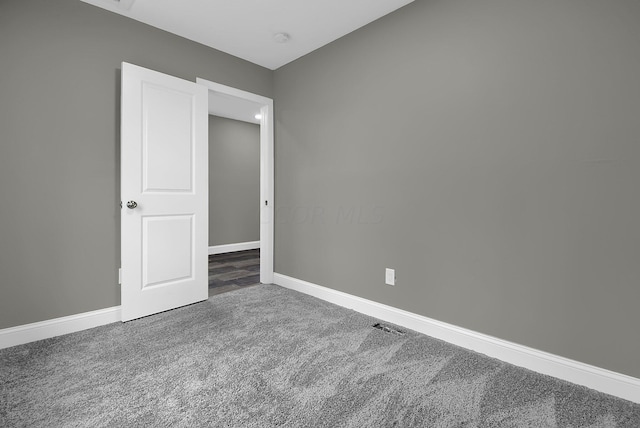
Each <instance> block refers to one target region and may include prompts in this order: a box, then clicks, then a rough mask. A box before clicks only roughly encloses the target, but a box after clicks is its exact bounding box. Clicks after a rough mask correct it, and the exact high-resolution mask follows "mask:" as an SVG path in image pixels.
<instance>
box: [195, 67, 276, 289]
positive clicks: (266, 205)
mask: <svg viewBox="0 0 640 428" xmlns="http://www.w3.org/2000/svg"><path fill="white" fill-rule="evenodd" d="M196 83H197V84H199V85H202V86H205V87H207V88H208V89H209V91H210V92H214V93H217V94H221V95H224V96H226V97H230V98H235V99H240V100H244V101H248V102H250V103H254V104H258V105H259V107H260V114H261V116H262V117H261V119H260V201H259V202H260V282H261V283H263V284H272V283H273V217H274V200H273V194H274V177H273V164H274V151H273V145H274V142H273V141H274V139H273V129H274V125H273V100H272V99H271V98H267V97H263V96H262V95H257V94H254V93H251V92H247V91H243V90H241V89H237V88H233V87H231V86H226V85H222V84H220V83H216V82H212V81H210V80H206V79H202V78H200V77H198V78H196Z"/></svg>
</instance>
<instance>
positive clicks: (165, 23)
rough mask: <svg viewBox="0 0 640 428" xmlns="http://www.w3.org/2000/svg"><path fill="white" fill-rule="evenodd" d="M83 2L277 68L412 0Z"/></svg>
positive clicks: (130, 0) (87, 0)
mask: <svg viewBox="0 0 640 428" xmlns="http://www.w3.org/2000/svg"><path fill="white" fill-rule="evenodd" d="M82 1H84V2H85V3H89V4H92V5H94V6H98V7H101V8H103V9H107V10H110V11H112V12H115V13H118V14H120V15H124V16H127V17H129V18H132V19H135V20H137V21H141V22H144V23H146V24H149V25H152V26H154V27H157V28H160V29H162V30H166V31H169V32H171V33H174V34H177V35H179V36H182V37H185V38H187V39H190V40H193V41H196V42H199V43H202V44H204V45H207V46H210V47H212V48H215V49H218V50H221V51H223V52H227V53H229V54H231V55H234V56H237V57H239V58H243V59H246V60H247V61H250V62H253V63H255V64H258V65H261V66H263V67H267V68H270V69H272V70H275V69H277V68H279V67H281V66H283V65H285V64H287V63H289V62H291V61H293V60H295V59H297V58H300V57H301V56H303V55H306V54H308V53H309V52H312V51H314V50H316V49H318V48H320V47H322V46H324V45H326V44H328V43H330V42H332V41H334V40H336V39H338V38H340V37H342V36H344V35H346V34H348V33H350V32H352V31H354V30H356V29H358V28H360V27H362V26H364V25H366V24H368V23H370V22H372V21H375V20H376V19H378V18H380V17H382V16H384V15H386V14H388V13H390V12H393V11H394V10H396V9H399V8H401V7H402V6H405V5H407V4H409V3H411V2H412V1H413V0H316V1H311V0H82ZM278 33H287V34H288V35H290V39H289V41H288V42H286V43H277V42H276V41H275V40H274V35H276V34H278Z"/></svg>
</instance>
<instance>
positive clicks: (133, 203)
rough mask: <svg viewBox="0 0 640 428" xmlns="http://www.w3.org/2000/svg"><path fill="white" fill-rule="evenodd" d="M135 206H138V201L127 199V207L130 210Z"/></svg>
mask: <svg viewBox="0 0 640 428" xmlns="http://www.w3.org/2000/svg"><path fill="white" fill-rule="evenodd" d="M137 206H138V203H137V202H136V201H129V202H127V208H129V209H131V210H132V209H134V208H135V207H137Z"/></svg>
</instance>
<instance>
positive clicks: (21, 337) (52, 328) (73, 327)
mask: <svg viewBox="0 0 640 428" xmlns="http://www.w3.org/2000/svg"><path fill="white" fill-rule="evenodd" d="M119 321H122V316H121V315H120V306H114V307H112V308H106V309H99V310H97V311H91V312H84V313H81V314H76V315H70V316H68V317H62V318H54V319H51V320H47V321H41V322H34V323H32V324H25V325H20V326H17V327H10V328H5V329H2V330H0V349H3V348H8V347H10V346H16V345H22V344H23V343H28V342H34V341H36V340H42V339H48V338H50V337H55V336H60V335H63V334H68V333H75V332H76V331H81V330H86V329H88V328H93V327H98V326H101V325H105V324H110V323H112V322H119Z"/></svg>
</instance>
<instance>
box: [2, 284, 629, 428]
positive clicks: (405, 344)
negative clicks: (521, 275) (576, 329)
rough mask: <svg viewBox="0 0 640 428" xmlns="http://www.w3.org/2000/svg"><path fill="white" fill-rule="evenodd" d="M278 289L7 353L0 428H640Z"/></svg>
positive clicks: (609, 403)
mask: <svg viewBox="0 0 640 428" xmlns="http://www.w3.org/2000/svg"><path fill="white" fill-rule="evenodd" d="M377 322H379V321H378V320H375V319H373V318H370V317H367V316H365V315H362V314H359V313H356V312H354V311H350V310H347V309H344V308H341V307H338V306H335V305H332V304H329V303H327V302H324V301H321V300H318V299H315V298H313V297H310V296H306V295H303V294H300V293H297V292H294V291H291V290H287V289H284V288H281V287H278V286H274V285H259V286H255V287H250V288H242V289H239V290H237V291H233V292H229V293H224V294H220V295H216V296H213V297H211V298H210V299H209V300H208V301H205V302H202V303H198V304H195V305H191V306H188V307H184V308H180V309H176V310H173V311H169V312H165V313H162V314H159V315H154V316H150V317H147V318H143V319H140V320H136V321H131V322H128V323H124V324H123V323H114V324H109V325H105V326H101V327H97V328H94V329H90V330H85V331H82V332H78V333H73V334H69V335H65V336H60V337H56V338H51V339H47V340H43V341H39V342H33V343H29V344H25V345H20V346H16V347H13V348H8V349H4V350H0V400H1V401H0V426H2V427H174V426H175V427H193V426H214V427H276V426H282V427H358V428H362V427H467V428H468V427H592V428H593V427H607V428H610V427H630V428H631V427H633V428H638V427H640V405H637V404H633V403H631V402H628V401H624V400H620V399H617V398H614V397H611V396H608V395H605V394H601V393H598V392H595V391H592V390H589V389H587V388H583V387H580V386H576V385H573V384H569V383H567V382H564V381H560V380H557V379H553V378H550V377H547V376H542V375H539V374H536V373H533V372H531V371H528V370H525V369H521V368H517V367H514V366H512V365H509V364H505V363H502V362H500V361H497V360H495V359H491V358H488V357H486V356H484V355H480V354H476V353H473V352H469V351H466V350H464V349H461V348H458V347H455V346H452V345H449V344H447V343H444V342H442V341H439V340H436V339H433V338H430V337H427V336H424V335H421V334H418V333H415V332H411V331H406V332H404V334H396V333H394V332H389V331H385V330H384V329H382V330H381V329H377V328H373V327H372V325H373V324H375V323H377Z"/></svg>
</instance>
